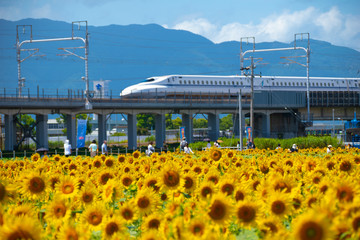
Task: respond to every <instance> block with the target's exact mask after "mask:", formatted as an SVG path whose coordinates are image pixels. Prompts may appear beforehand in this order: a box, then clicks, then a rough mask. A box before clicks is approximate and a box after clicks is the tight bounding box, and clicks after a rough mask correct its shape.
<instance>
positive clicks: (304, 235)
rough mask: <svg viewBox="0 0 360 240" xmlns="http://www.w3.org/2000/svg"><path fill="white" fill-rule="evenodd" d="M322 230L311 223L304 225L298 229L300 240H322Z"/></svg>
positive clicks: (317, 225)
mask: <svg viewBox="0 0 360 240" xmlns="http://www.w3.org/2000/svg"><path fill="white" fill-rule="evenodd" d="M323 235H324V230H323V229H322V228H321V226H320V225H319V224H318V223H316V222H313V221H309V222H306V223H304V224H303V225H302V226H301V228H300V239H311V240H320V239H323Z"/></svg>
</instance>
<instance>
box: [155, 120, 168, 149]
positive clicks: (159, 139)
mask: <svg viewBox="0 0 360 240" xmlns="http://www.w3.org/2000/svg"><path fill="white" fill-rule="evenodd" d="M155 131H156V147H158V148H161V147H162V146H163V142H164V141H165V139H166V136H165V114H157V115H155Z"/></svg>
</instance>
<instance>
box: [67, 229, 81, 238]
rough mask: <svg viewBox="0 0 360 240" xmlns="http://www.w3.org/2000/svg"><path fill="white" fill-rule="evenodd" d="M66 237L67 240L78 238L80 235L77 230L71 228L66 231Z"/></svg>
mask: <svg viewBox="0 0 360 240" xmlns="http://www.w3.org/2000/svg"><path fill="white" fill-rule="evenodd" d="M65 239H66V240H78V239H79V236H78V234H77V232H76V231H75V230H73V229H71V230H69V231H68V232H67V233H66V236H65Z"/></svg>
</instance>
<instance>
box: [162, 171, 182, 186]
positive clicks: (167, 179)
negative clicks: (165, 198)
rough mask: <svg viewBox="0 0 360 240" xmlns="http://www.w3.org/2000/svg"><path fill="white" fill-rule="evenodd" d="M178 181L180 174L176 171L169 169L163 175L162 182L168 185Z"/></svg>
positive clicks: (175, 183) (174, 184)
mask: <svg viewBox="0 0 360 240" xmlns="http://www.w3.org/2000/svg"><path fill="white" fill-rule="evenodd" d="M179 182H180V176H179V174H178V173H177V172H175V171H173V170H170V171H168V172H166V173H165V175H164V183H165V185H166V186H168V187H175V186H177V185H178V184H179Z"/></svg>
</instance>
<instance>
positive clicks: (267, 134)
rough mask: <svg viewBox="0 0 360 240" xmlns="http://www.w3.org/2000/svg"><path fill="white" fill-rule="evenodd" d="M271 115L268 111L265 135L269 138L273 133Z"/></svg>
mask: <svg viewBox="0 0 360 240" xmlns="http://www.w3.org/2000/svg"><path fill="white" fill-rule="evenodd" d="M270 116H271V114H270V113H266V115H265V137H267V138H269V137H270V135H271V126H270Z"/></svg>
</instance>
